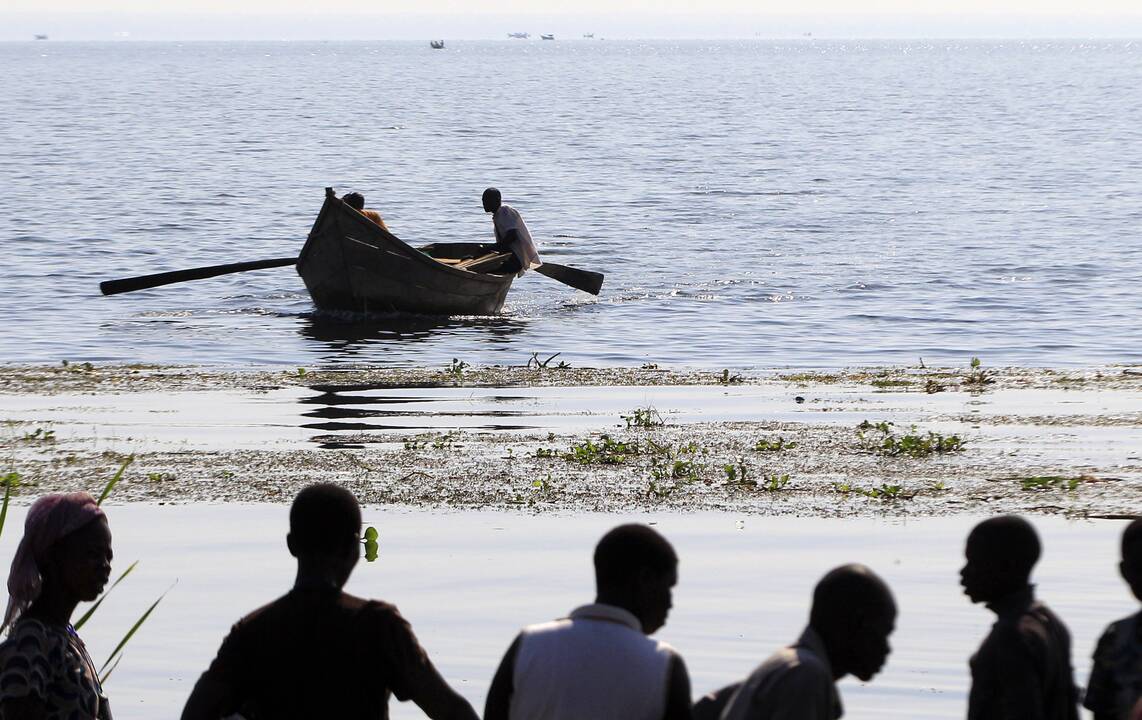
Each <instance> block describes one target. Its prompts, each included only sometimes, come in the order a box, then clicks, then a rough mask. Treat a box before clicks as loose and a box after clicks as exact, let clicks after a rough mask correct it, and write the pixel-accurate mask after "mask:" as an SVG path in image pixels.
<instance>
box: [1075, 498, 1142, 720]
mask: <svg viewBox="0 0 1142 720" xmlns="http://www.w3.org/2000/svg"><path fill="white" fill-rule="evenodd" d="M1118 569H1119V570H1120V571H1121V572H1122V577H1123V579H1124V580H1126V584H1127V585H1129V586H1130V592H1132V593H1134V597H1136V598H1138V599H1139V600H1142V518H1137V519H1135V520H1134V521H1133V522H1131V523H1130V524H1129V525H1127V526H1126V530H1125V531H1124V532H1123V533H1122V562H1121V564H1119V566H1118ZM1083 705H1084V706H1086V708H1087V709H1088V710H1090V711H1092V712H1093V713H1094V720H1132V715H1131V712H1132V711H1134V710H1135V709H1137V710H1138V711H1139V712H1142V612H1137V613H1134V614H1133V615H1131V616H1130V617H1125V618H1123V619H1121V620H1119V621H1118V622H1116V623H1111V625H1110V626H1109V627H1107V628H1106V631H1105V632H1104V633H1103V634H1102V637H1100V638H1099V639H1098V645H1097V646H1096V647H1095V650H1094V664H1093V666H1092V667H1091V671H1090V682H1089V683H1087V688H1086V696H1085V697H1084V698H1083Z"/></svg>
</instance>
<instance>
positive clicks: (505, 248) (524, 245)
mask: <svg viewBox="0 0 1142 720" xmlns="http://www.w3.org/2000/svg"><path fill="white" fill-rule="evenodd" d="M483 201H484V212H490V213H492V225H493V226H494V228H495V231H496V244H495V245H493V246H492V247H491V250H492V251H494V252H510V253H511V254H512V258H511V259H510V260H508V261H507V262H506V263H505V264H504V266H503V267H502V268H501V270H502V271H503V272H514V273H516V275H517V277H519V276H522V275H523V274H524V273H525V272H527V271H528V270H532V269H534V268H537V267H539V266H540V265H542V264H543V263H541V262H540V261H539V253H538V252H536V251H535V243H533V242H532V241H531V233H530V232H528V230H527V225H525V224H524V222H523V218H522V217H520V214H519V212H518V211H517V210H516V209H515V208H513V207H512V206H511V205H505V204H504V203H503V201H502V197H501V196H500V191H499V190H497V189H496V188H494V187H490V188H488V189H487V190H485V191H484V197H483Z"/></svg>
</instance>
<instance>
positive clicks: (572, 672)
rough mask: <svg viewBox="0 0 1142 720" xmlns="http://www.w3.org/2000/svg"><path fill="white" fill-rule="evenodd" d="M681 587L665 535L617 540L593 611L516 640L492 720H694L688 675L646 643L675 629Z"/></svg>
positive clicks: (617, 531) (618, 535)
mask: <svg viewBox="0 0 1142 720" xmlns="http://www.w3.org/2000/svg"><path fill="white" fill-rule="evenodd" d="M677 580H678V557H677V555H675V554H674V548H672V547H671V546H670V543H668V542H667V541H666V539H665V538H664V537H662V536H661V535H659V534H658V533H657V532H655V531H654V530H652V529H651V528H649V527H647V526H646V525H620V526H619V527H616V528H614V529H613V530H611V531H610V532H608V533H607V534H606V535H604V536H603V538H602V540H600V541H599V544H598V546H596V548H595V586H596V596H595V602H594V604H592V605H584V606H582V607H579V608H576V609H575V610H573V611H572V612H571V615H570V617H568V618H564V619H562V620H556V621H554V622H549V623H544V624H542V625H532V626H530V627H527V628H524V630H523V631H522V632H521V633H520V634H519V635H518V636H516V639H515V641H514V642H512V644H511V647H509V648H508V651H507V653H506V654H505V655H504V658H503V661H501V662H500V667H499V669H497V670H496V675H495V677H494V678H493V679H492V686H491V688H490V689H489V690H488V702H487V706H486V707H485V709H484V720H507V719H508V718H511V720H661V719H662V718H669V719H670V720H674V719H675V718H679V719H682V720H688V718H689V717H690V676H689V675H688V674H687V672H686V666H685V664H684V663H683V662H682V658H681V657H680V656H679V655H678V653H677V652H675V651H674V649H673V648H672V647H670V646H669V645H667V644H666V643H663V642H658V641H655V640H652V639H650V638H649V637H647V636H648V635H652V634H653V633H654V632H655V631H656V630H658V629H659V628H661V627H662V626H663V625H665V624H666V616H667V614H668V613H669V611H670V608H671V588H672V587H674V585H675V583H676V582H677Z"/></svg>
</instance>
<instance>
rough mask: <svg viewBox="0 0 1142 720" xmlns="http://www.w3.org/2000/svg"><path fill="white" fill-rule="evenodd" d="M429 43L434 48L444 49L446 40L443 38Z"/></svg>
mask: <svg viewBox="0 0 1142 720" xmlns="http://www.w3.org/2000/svg"><path fill="white" fill-rule="evenodd" d="M428 44H429V45H431V46H432V49H433V50H443V49H444V41H443V40H430V41H429V43H428Z"/></svg>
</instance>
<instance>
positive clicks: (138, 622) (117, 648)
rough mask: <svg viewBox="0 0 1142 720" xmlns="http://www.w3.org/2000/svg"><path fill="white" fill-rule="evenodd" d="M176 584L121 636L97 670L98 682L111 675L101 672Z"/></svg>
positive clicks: (160, 596)
mask: <svg viewBox="0 0 1142 720" xmlns="http://www.w3.org/2000/svg"><path fill="white" fill-rule="evenodd" d="M177 584H178V581H175V582H174V583H173V584H172V585H171V586H170V587H169V588H167V589H166V591H165V592H163V594H162V595H159V599H158V600H155V601H154V602H153V603H151V606H150V607H149V608H147V611H146V612H145V613H143V614H142V616H141V617H140V618H139V619H138V620H136V621H135V624H134V625H132V626H131V629H130V630H128V631H127V634H126V635H124V636H123V639H122V640H120V641H119V644H118V645H116V646H115V649H114V650H112V651H111V655H109V656H108V657H107V661H106V662H104V663H103V667H101V668H99V673H100V675H101V676H102V677H101V679H100V682H102V681H103V678H106V677H107V676H108V675H110V674H111V672H110V671H108V672H107V673H106V674H103V670H104V669H105V668H106V667H107V666H108V665H111V664H112V661H113V660H116V659H117V658H118V656H119V653H121V652H122V651H123V648H124V647H126V646H127V642H128V641H129V640H130V639H131V638H132V637H134V635H135V633H136V632H137V631H138V630H139V628H140V627H142V625H143V623H145V622H146V621H147V618H149V617H150V616H151V613H152V612H154V611H155V608H157V607H158V606H159V603H161V602H162V601H163V598H165V597H166V596H167V593H169V592H170V591H171V590H173V589H174V586H175V585H177ZM111 669H112V670H114V669H115V668H114V667H112V668H111Z"/></svg>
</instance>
